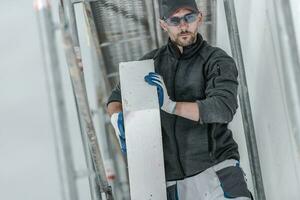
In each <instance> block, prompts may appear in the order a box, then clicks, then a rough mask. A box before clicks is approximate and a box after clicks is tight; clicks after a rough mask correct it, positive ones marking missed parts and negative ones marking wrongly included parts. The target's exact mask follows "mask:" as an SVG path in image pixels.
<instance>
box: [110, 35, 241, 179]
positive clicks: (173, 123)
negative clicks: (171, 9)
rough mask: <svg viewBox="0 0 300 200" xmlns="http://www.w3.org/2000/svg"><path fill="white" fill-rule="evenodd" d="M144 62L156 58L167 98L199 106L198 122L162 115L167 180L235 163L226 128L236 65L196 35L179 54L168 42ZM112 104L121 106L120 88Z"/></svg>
mask: <svg viewBox="0 0 300 200" xmlns="http://www.w3.org/2000/svg"><path fill="white" fill-rule="evenodd" d="M144 59H154V64H155V71H156V72H157V73H159V74H160V75H161V76H162V77H163V79H164V82H165V85H166V88H167V90H168V94H169V96H170V98H171V99H172V100H173V101H176V102H197V103H198V106H199V111H200V116H201V120H200V121H198V122H196V121H192V120H189V119H185V118H183V117H180V116H176V115H171V114H168V113H166V112H164V111H161V124H162V136H163V148H164V159H165V171H166V179H167V180H168V181H170V180H178V179H183V178H185V177H189V176H193V175H195V174H198V173H200V172H202V171H204V170H205V169H207V168H209V167H211V166H213V165H214V164H216V163H219V162H221V161H223V160H225V159H230V158H233V159H237V160H239V153H238V146H237V144H236V143H235V141H234V140H233V138H232V133H231V131H230V130H229V129H228V128H227V126H228V123H229V122H230V121H231V120H232V118H233V116H234V114H235V112H236V109H237V107H238V105H237V88H238V81H237V76H238V71H237V69H236V65H235V62H234V60H233V59H232V58H231V57H230V56H228V55H227V54H226V53H225V52H224V51H223V50H221V49H220V48H216V47H212V46H210V45H209V44H208V43H207V42H206V41H204V40H203V39H202V37H201V35H200V34H198V37H197V42H196V43H194V44H192V45H190V46H188V47H185V48H184V49H183V53H181V52H180V51H179V49H178V47H177V46H176V45H175V44H173V43H172V42H171V41H170V40H169V42H168V44H167V45H165V46H163V47H161V48H159V49H156V50H153V51H151V52H150V53H148V54H146V55H145V56H144V57H143V58H141V60H144ZM145 75H146V74H145ZM113 101H119V102H121V92H120V87H119V86H117V87H116V88H115V89H114V90H113V92H112V94H111V96H110V98H109V100H108V103H110V102H113Z"/></svg>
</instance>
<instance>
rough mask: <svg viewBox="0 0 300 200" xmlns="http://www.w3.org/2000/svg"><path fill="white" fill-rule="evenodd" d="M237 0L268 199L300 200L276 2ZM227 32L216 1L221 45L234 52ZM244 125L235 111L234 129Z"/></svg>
mask: <svg viewBox="0 0 300 200" xmlns="http://www.w3.org/2000/svg"><path fill="white" fill-rule="evenodd" d="M294 2H295V1H294ZM235 3H236V4H235V6H236V13H237V19H238V26H239V31H240V39H241V45H242V51H243V57H244V63H245V68H246V75H247V81H248V90H249V94H250V101H251V108H252V114H253V120H254V126H255V131H256V138H257V144H258V150H259V156H260V162H261V168H262V175H263V181H264V186H265V193H266V197H267V199H272V200H282V199H299V198H300V191H299V188H300V178H299V169H300V168H299V162H300V158H299V152H297V151H296V145H295V138H294V137H293V136H292V134H291V131H290V128H289V122H288V121H287V109H286V98H288V97H286V96H285V92H284V90H283V88H284V87H283V81H282V78H281V74H280V71H281V70H284V66H282V64H281V55H280V51H279V49H278V48H279V44H278V39H277V38H278V37H277V34H278V33H277V32H276V31H277V29H276V27H275V24H276V21H275V16H274V15H275V14H276V13H275V12H274V9H273V6H274V4H273V0H252V1H235ZM298 5H299V4H298ZM297 12H298V14H299V10H298V11H297ZM298 21H299V20H298ZM296 23H297V21H296ZM297 30H299V23H298V27H297ZM227 33H228V32H227V27H226V18H225V13H224V7H223V1H218V34H217V44H218V46H220V47H222V48H223V49H226V50H227V52H230V44H229V40H228V34H227ZM295 42H296V41H295ZM238 122H239V123H238ZM240 127H241V118H240V116H239V115H237V116H236V118H235V122H234V124H233V130H241V129H240ZM235 134H236V133H235ZM240 134H242V133H240ZM242 156H245V155H242ZM248 173H249V172H248ZM248 176H249V175H248Z"/></svg>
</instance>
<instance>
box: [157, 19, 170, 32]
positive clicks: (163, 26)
mask: <svg viewBox="0 0 300 200" xmlns="http://www.w3.org/2000/svg"><path fill="white" fill-rule="evenodd" d="M159 24H160V27H161V28H162V29H163V30H164V31H167V30H168V29H167V26H168V25H167V23H166V22H165V21H164V20H161V19H159Z"/></svg>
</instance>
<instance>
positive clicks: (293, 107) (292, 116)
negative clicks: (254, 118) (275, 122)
mask: <svg viewBox="0 0 300 200" xmlns="http://www.w3.org/2000/svg"><path fill="white" fill-rule="evenodd" d="M273 2H274V5H275V12H276V17H277V18H276V21H277V29H278V35H279V46H280V53H281V55H282V56H281V58H282V65H281V66H282V68H283V69H280V71H281V73H282V76H283V80H284V90H285V91H284V92H285V94H286V95H285V96H286V101H287V110H288V118H289V119H288V121H289V127H290V130H291V132H292V135H293V137H294V138H295V143H296V145H297V150H298V152H299V151H300V79H299V77H300V58H299V50H298V46H297V38H296V31H295V27H294V22H293V17H292V9H291V2H290V1H289V0H288V1H283V0H279V1H274V0H273Z"/></svg>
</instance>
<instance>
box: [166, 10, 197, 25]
mask: <svg viewBox="0 0 300 200" xmlns="http://www.w3.org/2000/svg"><path fill="white" fill-rule="evenodd" d="M197 15H198V13H189V14H186V15H184V16H182V17H170V18H168V19H166V22H167V24H168V25H169V26H178V25H179V24H180V22H181V20H184V22H186V23H192V22H194V21H196V19H197Z"/></svg>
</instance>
